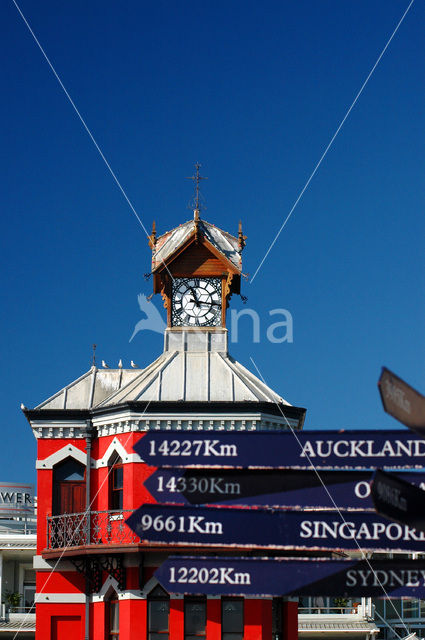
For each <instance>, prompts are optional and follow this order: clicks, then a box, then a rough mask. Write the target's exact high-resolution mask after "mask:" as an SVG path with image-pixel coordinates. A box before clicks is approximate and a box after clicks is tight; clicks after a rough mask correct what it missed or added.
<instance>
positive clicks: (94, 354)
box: [92, 344, 97, 367]
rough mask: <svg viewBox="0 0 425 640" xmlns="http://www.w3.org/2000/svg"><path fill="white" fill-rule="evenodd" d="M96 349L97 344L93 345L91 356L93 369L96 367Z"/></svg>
mask: <svg viewBox="0 0 425 640" xmlns="http://www.w3.org/2000/svg"><path fill="white" fill-rule="evenodd" d="M96 347H97V344H94V345H93V356H92V366H93V367H95V366H96Z"/></svg>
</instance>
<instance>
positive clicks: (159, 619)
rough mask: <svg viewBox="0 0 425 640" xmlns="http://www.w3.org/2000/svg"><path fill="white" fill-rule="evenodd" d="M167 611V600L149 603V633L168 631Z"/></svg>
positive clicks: (168, 605) (168, 608)
mask: <svg viewBox="0 0 425 640" xmlns="http://www.w3.org/2000/svg"><path fill="white" fill-rule="evenodd" d="M169 610H170V603H169V601H168V600H150V601H149V631H156V632H158V631H165V632H167V631H168V613H169Z"/></svg>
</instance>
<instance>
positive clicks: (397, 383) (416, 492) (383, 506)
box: [372, 367, 425, 531]
mask: <svg viewBox="0 0 425 640" xmlns="http://www.w3.org/2000/svg"><path fill="white" fill-rule="evenodd" d="M378 387H379V392H380V394H381V400H382V404H383V406H384V410H385V411H386V412H387V413H389V414H390V415H392V416H393V418H396V419H397V420H398V421H399V422H402V423H403V424H405V425H406V426H407V427H409V429H412V430H413V431H415V432H417V433H418V434H420V436H421V437H422V438H425V397H424V396H423V395H422V394H421V393H419V391H416V389H414V388H413V387H411V386H410V385H409V384H407V382H405V381H404V380H402V379H401V378H399V377H398V376H396V375H395V373H392V371H390V370H389V369H387V368H386V367H383V368H382V373H381V376H380V378H379V380H378ZM424 441H425V440H424ZM380 466H384V465H383V464H382V463H381V465H380ZM385 466H388V465H386V464H385ZM372 499H373V502H374V505H375V509H376V511H377V513H379V514H381V515H383V516H385V517H387V518H389V519H391V520H394V521H396V522H400V523H403V524H407V525H409V526H412V527H415V528H417V529H418V530H422V531H425V518H424V517H423V512H424V507H425V492H424V491H423V490H422V489H420V488H418V487H416V486H413V485H412V484H410V483H409V482H406V481H404V480H402V479H401V478H400V477H397V476H395V475H393V474H390V473H385V472H383V471H381V470H379V469H378V470H377V471H376V474H375V476H374V479H373V482H372Z"/></svg>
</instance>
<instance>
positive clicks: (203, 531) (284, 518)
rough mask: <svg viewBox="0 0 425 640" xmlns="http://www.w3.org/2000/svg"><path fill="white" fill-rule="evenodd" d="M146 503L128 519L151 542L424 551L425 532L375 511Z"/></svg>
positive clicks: (129, 523)
mask: <svg viewBox="0 0 425 640" xmlns="http://www.w3.org/2000/svg"><path fill="white" fill-rule="evenodd" d="M343 517H344V520H342V518H341V516H340V514H339V513H338V512H336V511H327V510H323V511H320V510H319V511H316V510H311V511H284V510H273V509H234V508H225V507H221V508H217V507H177V506H171V505H148V504H145V505H142V506H141V507H139V509H137V510H136V511H135V512H134V513H132V514H131V516H130V517H129V518H128V519H127V521H126V522H127V524H128V525H129V526H130V527H131V529H132V530H133V531H134V532H135V533H136V535H138V536H140V538H141V539H142V540H143V541H144V542H147V543H153V544H166V545H170V544H171V545H186V546H187V545H189V546H204V547H240V548H242V547H249V548H257V549H265V548H268V549H286V550H288V549H289V550H292V549H297V550H298V549H300V550H307V549H309V550H311V549H323V550H334V549H346V550H358V545H360V546H361V547H362V548H365V549H379V550H393V551H395V550H403V551H422V550H423V549H424V542H425V533H423V532H421V531H415V529H411V528H410V527H408V526H407V525H401V524H398V523H396V522H388V521H387V520H385V519H384V518H380V517H379V516H377V515H376V514H374V513H367V512H358V511H345V512H344V513H343Z"/></svg>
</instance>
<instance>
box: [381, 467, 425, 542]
mask: <svg viewBox="0 0 425 640" xmlns="http://www.w3.org/2000/svg"><path fill="white" fill-rule="evenodd" d="M411 475H412V474H409V478H408V479H409V480H410V476H411ZM372 500H373V503H374V505H375V508H376V511H377V513H379V514H381V515H382V516H385V517H386V518H390V519H391V520H396V521H397V522H401V523H402V524H408V525H409V526H410V527H415V528H417V529H420V530H421V531H424V530H425V518H424V507H425V491H424V490H423V489H422V488H420V487H417V486H414V485H413V484H411V483H410V482H406V481H405V480H403V479H401V478H400V476H396V475H395V474H393V473H386V472H385V471H381V470H380V469H378V470H377V471H376V473H375V474H374V476H373V482H372Z"/></svg>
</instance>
